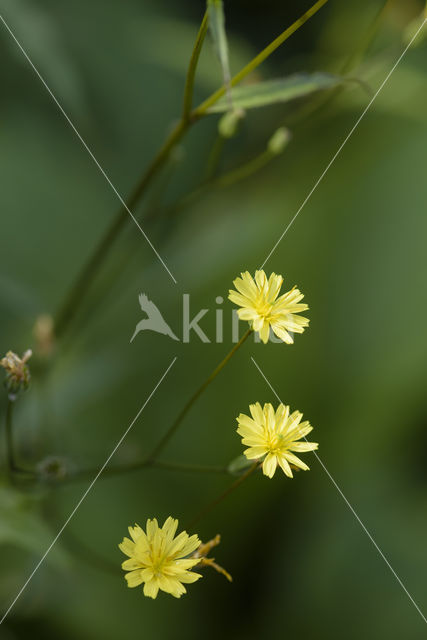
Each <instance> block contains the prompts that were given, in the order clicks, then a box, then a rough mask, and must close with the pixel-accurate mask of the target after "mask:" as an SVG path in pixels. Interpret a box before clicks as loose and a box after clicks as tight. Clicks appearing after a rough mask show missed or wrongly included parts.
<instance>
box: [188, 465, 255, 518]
mask: <svg viewBox="0 0 427 640" xmlns="http://www.w3.org/2000/svg"><path fill="white" fill-rule="evenodd" d="M260 465H261V463H260V462H258V461H256V462H254V464H253V465H252V466H250V467H249V469H248V470H247V471H246V472H245V473H244V474H243V475H242V476H240V477H239V478H237V480H235V481H234V482H233V483H232V484H231V485H230V486H229V487H228V488H227V489H226V490H225V491H223V492H222V493H221V494H220V495H219V496H218V497H217V498H215V499H214V500H212V502H209V503H208V504H207V505H206V507H204V509H202V510H201V511H199V513H198V514H197V515H196V516H195V517H194V518H193V520H191V522H190V524H189V525H188V527H186V528H187V529H192V528H193V527H194V525H196V524H197V523H198V522H199V521H200V520H201V519H202V518H204V517H205V516H206V515H207V514H208V513H210V512H211V511H212V510H213V509H214V508H215V507H216V506H217V505H219V504H220V502H222V501H223V500H225V498H228V496H229V495H230V493H232V492H233V491H234V490H235V489H237V487H240V485H241V484H242V482H244V481H245V480H246V478H249V476H250V475H252V474H253V472H254V471H255V470H256V469H258V468H259V467H260Z"/></svg>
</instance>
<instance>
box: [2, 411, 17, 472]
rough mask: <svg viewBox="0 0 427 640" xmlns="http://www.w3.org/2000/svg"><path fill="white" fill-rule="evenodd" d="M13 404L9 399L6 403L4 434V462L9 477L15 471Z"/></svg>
mask: <svg viewBox="0 0 427 640" xmlns="http://www.w3.org/2000/svg"><path fill="white" fill-rule="evenodd" d="M14 404H15V403H14V402H13V401H12V400H10V399H8V401H7V406H6V421H5V433H6V461H7V468H8V471H9V475H10V476H12V474H13V472H14V471H15V470H16V464H15V454H14V447H13V407H14Z"/></svg>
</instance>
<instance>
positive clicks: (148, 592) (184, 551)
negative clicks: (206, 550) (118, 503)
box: [119, 517, 202, 598]
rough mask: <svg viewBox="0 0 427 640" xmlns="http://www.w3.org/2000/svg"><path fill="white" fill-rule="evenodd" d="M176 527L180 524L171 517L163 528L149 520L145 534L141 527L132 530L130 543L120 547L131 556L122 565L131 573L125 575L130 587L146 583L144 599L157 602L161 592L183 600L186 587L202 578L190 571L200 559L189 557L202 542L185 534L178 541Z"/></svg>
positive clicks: (125, 540) (126, 539)
mask: <svg viewBox="0 0 427 640" xmlns="http://www.w3.org/2000/svg"><path fill="white" fill-rule="evenodd" d="M177 527H178V520H175V519H174V518H172V517H169V518H168V519H167V520H166V521H165V523H164V525H163V527H161V528H160V527H159V525H158V523H157V520H156V518H154V519H153V520H147V525H146V531H143V530H142V529H141V527H139V526H138V525H135V526H134V527H129V533H130V536H131V539H129V538H123V542H121V543H120V544H119V549H120V550H121V551H123V553H124V554H125V555H127V556H129V559H128V560H125V561H124V562H123V564H122V569H124V570H125V571H128V572H129V573H126V574H125V578H126V580H127V583H128V587H137V586H139V585H140V584H142V583H144V595H145V596H148V597H149V598H156V597H157V594H158V592H159V589H160V590H161V591H165V592H166V593H170V594H172V595H173V596H174V597H175V598H180V597H181V596H182V594H183V593H186V589H185V587H184V584H188V583H190V582H196V580H198V579H199V578H201V577H202V576H201V575H200V574H199V573H193V571H191V569H192V567H194V566H195V565H196V564H198V563H199V562H200V558H188V557H187V556H189V555H190V554H191V553H193V552H194V551H195V550H196V549H197V548H198V547H199V546H200V540H199V538H198V537H197V536H196V535H193V536H189V535H188V533H187V532H186V531H182V532H181V533H180V534H179V535H178V536H176V537H175V533H176V530H177Z"/></svg>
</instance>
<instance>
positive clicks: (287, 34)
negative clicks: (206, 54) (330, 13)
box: [193, 0, 328, 118]
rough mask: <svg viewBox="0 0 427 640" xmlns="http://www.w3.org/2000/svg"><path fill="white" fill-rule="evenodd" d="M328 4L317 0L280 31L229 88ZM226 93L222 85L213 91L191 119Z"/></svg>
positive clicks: (325, 1)
mask: <svg viewBox="0 0 427 640" xmlns="http://www.w3.org/2000/svg"><path fill="white" fill-rule="evenodd" d="M327 2H328V0H318V2H316V3H315V4H314V5H313V6H312V7H311V9H309V10H308V11H306V12H305V13H304V14H303V15H302V16H301V17H300V18H298V20H296V21H295V22H294V23H293V24H291V26H290V27H288V28H287V29H285V30H284V31H282V33H281V34H280V35H279V36H277V38H276V39H275V40H273V42H270V44H269V45H268V46H267V47H265V49H263V50H262V51H261V52H260V53H259V54H258V55H257V56H255V58H253V59H252V60H251V61H250V62H249V63H248V64H247V65H246V66H245V67H243V69H241V70H240V71H239V72H238V73H237V74H236V75H235V76H233V78H231V86H232V87H234V86H235V85H236V84H238V83H239V82H241V81H242V80H243V78H246V76H247V75H249V74H250V73H252V71H254V70H255V69H256V68H257V67H259V65H260V64H262V63H263V62H264V60H266V59H267V58H268V57H269V56H271V54H272V53H274V51H276V49H278V48H279V47H280V45H282V44H283V43H284V42H285V41H286V40H287V39H288V38H290V36H291V35H292V34H294V33H295V31H297V30H298V29H299V28H300V27H302V25H303V24H304V23H305V22H307V20H309V19H310V18H311V17H312V16H314V14H315V13H317V12H318V11H319V9H321V8H322V7H323V5H325V4H326V3H327ZM226 91H227V87H226V86H225V85H223V86H222V87H220V88H219V89H218V90H217V91H215V92H214V93H213V94H212V95H210V96H209V97H208V98H206V100H204V102H202V103H201V104H200V105H199V106H198V107H197V109H195V110H194V111H193V117H194V118H199V117H200V116H202V115H204V114H205V113H206V112H207V111H208V109H209V108H210V107H212V106H213V105H214V104H215V103H216V102H218V100H219V99H220V98H222V96H223V95H224V94H225V92H226Z"/></svg>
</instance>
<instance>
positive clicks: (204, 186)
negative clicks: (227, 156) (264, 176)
mask: <svg viewBox="0 0 427 640" xmlns="http://www.w3.org/2000/svg"><path fill="white" fill-rule="evenodd" d="M275 157H277V156H276V154H274V153H271V151H269V150H265V151H263V152H262V153H260V154H259V155H257V156H256V157H255V158H251V160H249V161H248V162H245V163H244V164H242V165H240V166H239V167H235V168H234V169H230V171H226V172H225V173H223V174H221V175H219V176H218V177H216V178H214V177H213V178H211V179H210V180H206V181H205V182H202V183H201V184H199V185H198V186H197V187H195V188H194V189H193V190H192V191H189V192H188V193H186V194H185V195H183V196H182V197H181V198H179V199H178V200H176V202H174V203H173V204H170V205H166V206H165V207H161V209H163V211H164V214H165V215H166V216H171V215H174V214H176V213H178V212H180V211H182V210H183V209H185V208H186V207H188V206H190V205H191V204H193V202H195V201H196V200H198V199H199V198H200V197H202V196H203V195H205V193H207V192H208V191H211V190H213V189H223V188H225V187H230V186H231V185H233V184H235V183H237V182H240V180H245V179H246V178H249V176H251V175H253V174H254V173H256V172H257V171H260V170H261V169H262V168H263V167H265V166H266V165H267V164H268V163H269V162H270V161H271V160H273V159H274V158H275ZM157 211H158V209H156V212H157ZM151 215H153V214H151Z"/></svg>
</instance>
